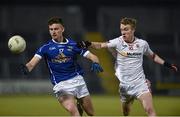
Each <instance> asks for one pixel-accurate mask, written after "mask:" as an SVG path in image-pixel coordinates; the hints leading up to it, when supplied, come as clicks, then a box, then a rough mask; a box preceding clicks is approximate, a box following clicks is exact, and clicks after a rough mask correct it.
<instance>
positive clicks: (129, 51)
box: [107, 36, 153, 85]
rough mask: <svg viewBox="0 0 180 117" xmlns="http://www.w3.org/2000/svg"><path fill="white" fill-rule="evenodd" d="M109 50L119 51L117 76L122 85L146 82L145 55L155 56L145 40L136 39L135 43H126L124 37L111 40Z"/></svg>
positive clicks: (108, 44)
mask: <svg viewBox="0 0 180 117" xmlns="http://www.w3.org/2000/svg"><path fill="white" fill-rule="evenodd" d="M107 46H108V48H112V47H114V48H115V49H116V51H117V59H116V64H117V66H116V73H115V74H116V76H117V78H118V79H119V81H120V84H122V85H123V84H129V85H132V84H134V85H135V84H136V83H140V82H145V75H144V71H143V66H142V64H143V55H150V54H153V52H152V50H151V49H150V48H149V45H148V43H147V42H146V41H145V40H142V39H139V38H136V37H135V40H134V42H133V43H126V42H125V41H124V40H123V38H122V36H120V37H117V38H115V39H112V40H109V42H108V43H107Z"/></svg>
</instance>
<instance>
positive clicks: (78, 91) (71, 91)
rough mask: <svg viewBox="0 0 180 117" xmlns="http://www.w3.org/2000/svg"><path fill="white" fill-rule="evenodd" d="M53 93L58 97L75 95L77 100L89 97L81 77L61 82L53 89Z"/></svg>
mask: <svg viewBox="0 0 180 117" xmlns="http://www.w3.org/2000/svg"><path fill="white" fill-rule="evenodd" d="M53 91H54V93H55V95H56V97H60V96H63V95H73V96H75V97H76V98H82V97H85V96H87V95H89V91H88V89H87V86H86V83H85V81H84V79H83V77H82V76H81V75H77V76H75V77H74V78H71V79H69V80H65V81H61V82H59V83H58V84H56V85H55V86H54V87H53Z"/></svg>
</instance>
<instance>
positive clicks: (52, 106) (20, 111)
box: [0, 95, 180, 116]
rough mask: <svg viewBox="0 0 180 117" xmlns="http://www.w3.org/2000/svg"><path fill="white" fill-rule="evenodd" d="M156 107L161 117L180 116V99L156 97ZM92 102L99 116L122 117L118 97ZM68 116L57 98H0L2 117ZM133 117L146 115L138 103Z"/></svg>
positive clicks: (98, 98)
mask: <svg viewBox="0 0 180 117" xmlns="http://www.w3.org/2000/svg"><path fill="white" fill-rule="evenodd" d="M153 99H154V106H155V109H156V112H157V114H158V115H159V116H178V115H180V97H168V96H167V97H165V96H155V97H154V98H153ZM92 101H93V105H94V109H95V113H96V115H97V116H121V115H122V108H121V106H120V104H121V103H120V99H119V97H118V96H95V95H92ZM60 115H61V116H67V115H69V114H68V113H67V112H66V111H65V110H64V109H63V108H62V107H61V105H60V104H59V103H58V101H57V100H56V98H55V97H53V96H47V95H34V96H32V95H6V96H2V95H1V96H0V116H60ZM130 115H132V116H134V115H135V116H137V115H141V116H143V115H146V114H145V112H144V110H143V108H142V107H141V105H140V103H139V102H138V101H135V102H134V104H133V106H132V111H131V114H130Z"/></svg>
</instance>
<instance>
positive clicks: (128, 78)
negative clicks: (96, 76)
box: [78, 18, 178, 116]
mask: <svg viewBox="0 0 180 117" xmlns="http://www.w3.org/2000/svg"><path fill="white" fill-rule="evenodd" d="M135 29H136V19H133V18H123V19H122V20H121V21H120V31H121V34H122V35H121V36H119V37H117V38H115V39H112V40H109V41H108V42H89V41H82V42H79V43H78V45H79V47H81V48H87V47H88V46H91V47H93V48H96V49H100V48H114V49H115V50H116V53H117V54H116V68H115V69H116V73H115V75H116V76H117V78H118V79H119V81H120V84H119V87H120V88H119V93H120V97H121V101H122V108H123V115H125V116H127V115H129V112H130V106H131V104H132V102H133V101H134V99H138V100H139V101H140V102H141V104H142V106H143V108H144V110H145V112H146V113H147V115H148V116H156V112H155V110H154V107H153V102H152V94H151V91H150V89H149V87H148V83H147V82H146V78H145V74H144V71H143V66H142V64H143V55H146V56H148V57H149V58H150V59H152V60H153V61H154V62H156V63H158V64H161V65H164V66H165V67H168V68H170V69H173V70H174V71H177V70H178V69H177V67H176V66H175V65H173V64H170V63H168V62H166V61H164V60H163V59H162V58H160V57H159V56H158V55H157V54H155V53H154V52H153V51H152V50H151V49H150V47H149V45H148V43H147V42H146V41H145V40H142V39H139V38H137V37H135V35H134V32H135Z"/></svg>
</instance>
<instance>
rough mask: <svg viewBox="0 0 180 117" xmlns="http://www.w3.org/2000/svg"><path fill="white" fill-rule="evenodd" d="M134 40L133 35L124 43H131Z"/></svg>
mask: <svg viewBox="0 0 180 117" xmlns="http://www.w3.org/2000/svg"><path fill="white" fill-rule="evenodd" d="M134 40H135V37H134V36H133V37H132V38H131V40H128V41H126V43H133V42H134Z"/></svg>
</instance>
